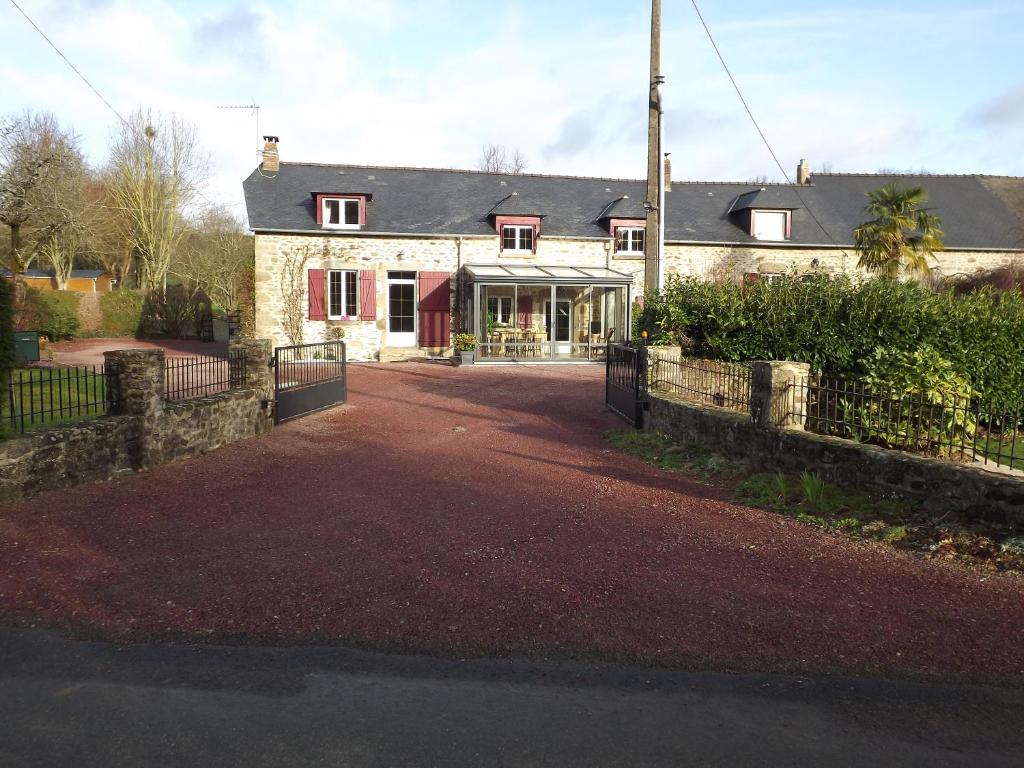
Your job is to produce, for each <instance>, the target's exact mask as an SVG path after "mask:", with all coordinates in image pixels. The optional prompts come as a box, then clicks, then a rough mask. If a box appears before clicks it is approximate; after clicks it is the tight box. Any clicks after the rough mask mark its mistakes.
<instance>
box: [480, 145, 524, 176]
mask: <svg viewBox="0 0 1024 768" xmlns="http://www.w3.org/2000/svg"><path fill="white" fill-rule="evenodd" d="M476 167H477V170H480V171H486V172H488V173H507V174H511V175H513V176H514V175H518V174H520V173H523V172H524V171H525V170H526V157H525V156H524V155H523V153H522V152H520V151H519V149H518V148H516V149H513V150H509V149H508V148H507V147H505V146H502V145H500V144H487V145H485V146H484V147H483V148H482V149H481V150H480V159H479V160H477V164H476Z"/></svg>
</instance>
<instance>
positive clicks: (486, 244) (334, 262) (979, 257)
mask: <svg viewBox="0 0 1024 768" xmlns="http://www.w3.org/2000/svg"><path fill="white" fill-rule="evenodd" d="M612 248H613V243H612V240H611V238H610V237H609V238H592V239H582V238H579V239H573V238H564V237H546V236H543V235H542V236H541V237H540V239H539V240H538V242H537V253H536V254H535V255H534V254H527V255H525V256H524V255H519V254H516V255H504V254H502V253H501V252H500V251H499V249H498V237H497V235H491V236H482V235H472V236H470V235H464V236H421V237H397V236H386V235H375V234H371V233H357V234H353V233H334V232H332V233H320V232H313V233H310V234H308V235H293V234H287V235H286V234H281V235H276V234H258V235H256V291H255V293H256V336H257V337H258V338H268V339H271V340H272V341H273V342H274V344H275V345H278V346H284V345H288V344H290V343H291V340H289V339H288V337H287V335H286V334H285V332H284V327H283V324H282V318H283V317H284V316H285V311H286V310H285V306H286V302H285V300H284V297H283V292H282V288H283V284H284V280H283V275H284V274H286V272H287V267H288V264H289V262H293V263H294V261H295V260H296V259H301V258H305V259H306V264H305V267H304V269H303V270H302V278H301V280H302V285H301V286H300V287H301V291H302V307H301V311H302V313H303V317H304V318H306V319H305V320H304V322H303V326H302V327H303V338H302V342H303V343H307V344H309V343H314V342H320V341H326V340H329V334H330V333H331V329H332V328H341V329H342V330H344V333H345V341H346V343H347V345H348V354H349V359H350V360H354V361H360V360H364V361H365V360H376V359H378V357H379V355H380V350H381V348H382V347H387V346H388V339H387V330H386V306H387V301H386V300H387V293H386V292H387V272H388V270H408V271H412V270H415V271H418V272H419V271H426V272H450V273H452V274H453V275H454V274H455V273H456V272H457V271H458V270H459V268H460V267H461V266H464V265H466V264H509V265H516V264H531V265H537V266H576V267H610V268H611V269H615V270H618V271H620V272H625V273H627V274H631V275H633V295H634V296H640V295H642V294H643V291H644V261H643V258H637V257H635V256H630V257H620V256H615V255H614V254H613V252H612ZM1019 256H1020V254H1014V253H1006V252H968V251H946V252H944V253H941V254H938V256H937V265H938V268H939V270H940V271H941V272H942V273H943V274H946V275H954V274H971V273H974V272H975V271H977V270H979V269H993V268H995V267H999V266H1004V265H1006V264H1008V263H1010V262H1011V261H1012V260H1013V259H1014V258H1015V257H1019ZM309 269H354V270H373V271H374V272H376V274H377V318H376V319H375V320H372V321H370V320H344V321H342V320H326V321H310V320H308V317H307V315H308V303H307V301H306V293H305V292H306V285H305V276H304V275H305V270H309ZM793 270H797V271H823V272H827V273H830V274H843V273H849V274H862V275H863V274H865V273H863V272H861V271H859V270H858V269H857V256H856V253H855V252H854V251H853V249H847V250H846V253H845V254H844V253H843V252H842V251H840V250H839V249H836V248H792V247H785V246H772V245H763V246H746V245H745V246H704V245H667V246H666V248H665V274H666V276H671V275H680V276H687V275H694V276H698V277H705V278H715V277H727V276H735V275H741V274H745V273H750V272H758V271H769V272H777V271H783V272H789V271H793ZM455 292H456V285H455V280H454V279H453V281H452V309H453V313H454V314H455V315H456V316H457V312H458V308H457V302H456V297H455ZM435 351H436V352H443V353H447V350H435Z"/></svg>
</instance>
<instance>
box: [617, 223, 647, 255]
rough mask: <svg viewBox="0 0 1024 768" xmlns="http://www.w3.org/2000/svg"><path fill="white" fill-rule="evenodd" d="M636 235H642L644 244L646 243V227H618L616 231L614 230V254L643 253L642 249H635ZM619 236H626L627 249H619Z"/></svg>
mask: <svg viewBox="0 0 1024 768" xmlns="http://www.w3.org/2000/svg"><path fill="white" fill-rule="evenodd" d="M637 233H643V235H644V242H645V243H646V242H647V228H646V227H619V228H618V229H616V230H615V252H616V253H630V254H637V253H643V252H644V249H643V248H637V247H636V245H637V238H636V235H637ZM621 234H626V235H628V241H629V247H628V248H626V249H620V248H619V235H621Z"/></svg>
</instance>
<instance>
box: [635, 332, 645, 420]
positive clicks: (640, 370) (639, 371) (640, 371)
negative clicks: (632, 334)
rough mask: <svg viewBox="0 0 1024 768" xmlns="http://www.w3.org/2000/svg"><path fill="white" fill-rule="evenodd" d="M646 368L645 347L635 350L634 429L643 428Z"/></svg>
mask: <svg viewBox="0 0 1024 768" xmlns="http://www.w3.org/2000/svg"><path fill="white" fill-rule="evenodd" d="M647 367H648V354H647V347H646V346H643V345H641V346H639V347H637V348H636V428H637V429H643V428H644V411H645V410H646V409H647Z"/></svg>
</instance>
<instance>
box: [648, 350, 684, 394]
mask: <svg viewBox="0 0 1024 768" xmlns="http://www.w3.org/2000/svg"><path fill="white" fill-rule="evenodd" d="M682 355H683V348H682V347H672V346H668V345H658V346H652V347H648V348H647V387H648V389H650V390H651V391H654V390H655V389H657V388H658V382H660V381H661V380H662V376H663V366H662V364H661V361H662V360H666V359H668V360H679V359H680V358H681V357H682ZM673 367H675V366H673Z"/></svg>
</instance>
